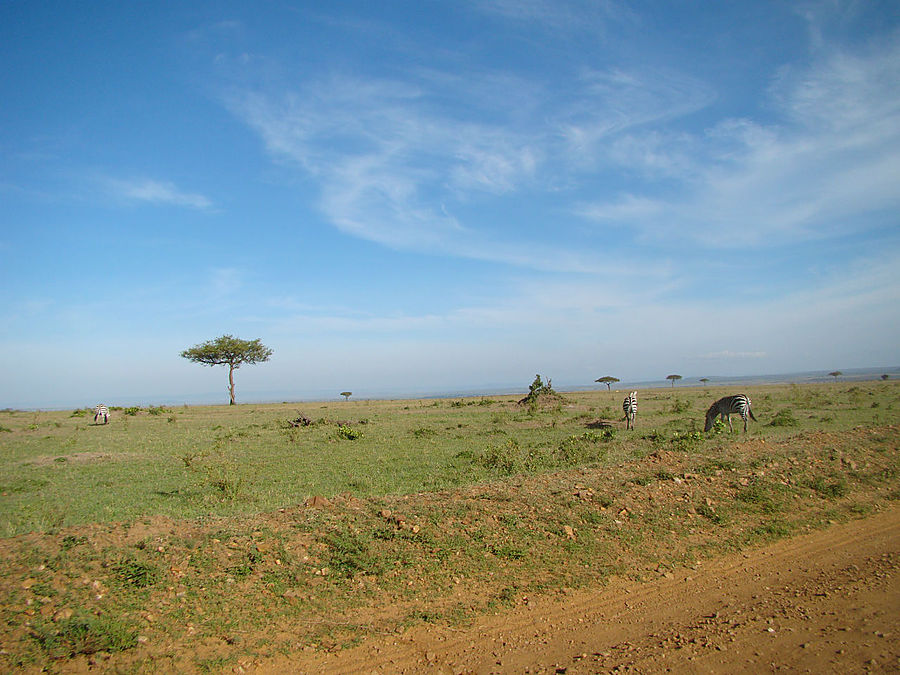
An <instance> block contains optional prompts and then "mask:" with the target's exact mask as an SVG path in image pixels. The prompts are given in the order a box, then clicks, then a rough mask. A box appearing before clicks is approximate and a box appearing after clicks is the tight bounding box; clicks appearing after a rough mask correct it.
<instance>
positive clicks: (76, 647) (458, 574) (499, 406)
mask: <svg viewBox="0 0 900 675" xmlns="http://www.w3.org/2000/svg"><path fill="white" fill-rule="evenodd" d="M745 392H746V393H748V394H749V395H750V396H751V397H752V399H753V410H754V413H755V414H756V417H757V418H758V422H757V423H754V422H752V421H751V422H750V433H748V434H743V433H741V432H740V431H739V429H740V428H741V426H742V425H741V423H740V420H739V418H738V420H737V423H736V424H735V429H736V431H735V433H729V431H728V429H727V427H725V428H722V426H721V425H718V426H717V427H716V428H714V430H713V431H712V432H711V433H708V434H704V433H702V431H701V430H702V428H703V421H704V412H705V410H706V408H707V407H708V406H709V404H710V403H711V402H712V401H713V400H715V399H716V398H718V397H719V396H722V395H725V394H731V393H738V391H737V390H735V389H718V388H712V387H711V388H706V389H704V388H679V387H677V386H676V387H674V388H670V387H666V388H661V389H656V390H647V391H640V392H638V404H639V408H638V410H639V412H638V416H637V429H636V430H634V431H626V430H625V428H624V422H623V421H622V420H621V417H622V414H621V400H622V397H623V394H622V393H616V392H607V391H606V390H598V391H592V392H577V393H567V394H563V395H562V396H545V397H542V398H540V399H539V400H537V401H535V402H533V403H532V404H531V405H522V404H520V403H518V402H517V398H518V397H511V396H501V397H480V398H467V399H455V400H454V399H438V400H405V401H354V400H349V401H339V402H330V403H314V404H313V403H306V404H270V405H238V406H231V407H229V406H211V407H174V408H152V407H151V408H143V409H128V410H123V409H113V411H112V417H111V421H110V423H109V424H108V425H95V424H94V423H93V420H92V416H91V414H90V413H89V412H88V411H56V412H21V411H3V412H0V466H2V471H0V536H2V537H3V538H2V539H0V588H2V598H3V601H2V607H0V620H2V624H0V625H2V626H3V628H2V648H0V669H2V670H4V671H9V670H13V669H18V670H26V671H27V670H34V671H38V670H41V669H42V668H49V669H51V670H57V671H64V672H65V671H78V670H82V669H87V668H90V667H103V668H105V669H109V670H121V671H126V672H172V671H182V672H185V671H186V672H192V671H195V672H203V671H210V672H219V671H222V670H226V671H231V670H233V669H237V670H242V669H250V668H252V667H253V664H255V663H260V662H263V661H265V660H266V659H272V658H277V657H279V656H284V655H286V654H291V653H297V652H318V653H321V652H325V651H338V650H341V649H345V648H346V647H348V646H351V645H354V644H358V643H359V642H360V641H361V640H364V639H366V637H367V636H372V635H386V634H394V633H396V632H397V631H402V630H404V629H405V628H408V627H410V626H416V625H421V624H439V625H450V626H463V625H467V624H468V623H470V622H471V621H472V620H473V619H474V618H475V617H477V616H479V615H483V614H484V613H489V612H496V611H501V610H504V609H508V608H512V607H515V606H516V605H517V604H518V603H521V602H523V601H524V600H523V598H529V597H530V598H534V597H539V596H546V595H550V594H555V593H559V592H566V591H568V590H570V589H576V588H593V587H598V588H599V587H602V586H603V585H604V584H605V583H607V581H608V580H609V579H611V578H613V577H616V578H622V577H625V578H629V579H633V580H636V581H642V580H648V579H653V578H656V577H658V576H659V575H664V574H666V573H668V572H669V571H671V570H676V569H684V568H686V567H687V568H690V567H692V566H695V565H697V564H698V562H700V561H702V560H707V559H711V558H715V557H717V556H720V555H723V554H726V553H730V552H733V551H738V550H744V549H747V548H752V547H755V546H759V545H761V544H764V543H766V542H770V541H773V540H778V539H783V538H789V537H792V536H794V535H797V534H801V533H804V532H809V531H813V530H816V529H817V528H821V527H823V526H826V525H827V524H828V523H834V522H840V521H846V520H850V519H854V518H860V517H864V516H866V515H869V514H872V513H874V512H876V511H879V510H881V509H884V508H887V507H888V506H890V505H891V504H892V503H894V502H896V500H897V499H898V498H900V483H898V480H897V478H898V469H900V456H898V436H900V434H898V427H897V426H896V419H897V410H900V385H898V384H897V383H895V382H891V381H887V382H877V383H875V382H866V383H844V382H835V383H828V384H822V385H778V386H758V387H748V388H746V389H745Z"/></svg>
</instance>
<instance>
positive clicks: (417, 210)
mask: <svg viewBox="0 0 900 675" xmlns="http://www.w3.org/2000/svg"><path fill="white" fill-rule="evenodd" d="M498 83H502V86H498ZM545 86H546V85H540V84H538V83H536V82H529V81H524V80H518V79H517V78H515V77H514V76H511V75H504V74H498V73H483V72H473V73H466V75H465V76H460V75H458V74H455V75H452V76H451V75H448V74H446V73H436V72H434V71H418V72H416V73H413V74H411V76H410V78H409V79H408V80H406V81H403V82H400V81H396V80H384V79H382V80H375V79H370V80H365V81H363V80H359V79H357V78H354V77H349V76H338V75H333V76H331V77H328V78H327V79H323V80H319V81H314V82H310V83H307V84H306V85H304V87H303V88H302V89H299V90H297V89H294V90H292V91H291V92H290V93H283V92H282V93H278V92H258V91H257V92H247V91H232V93H231V95H230V97H229V105H230V107H231V109H232V110H233V111H234V113H235V114H236V115H238V116H239V117H240V118H241V119H243V120H244V121H245V122H246V123H247V124H248V125H250V126H251V127H252V128H253V129H255V130H256V131H257V132H258V133H259V135H260V137H261V138H262V139H263V142H264V143H265V146H266V148H267V149H268V151H269V152H270V153H271V154H272V155H273V156H275V157H277V158H279V159H280V160H281V161H285V162H289V163H294V164H295V165H297V166H299V167H301V168H302V169H303V170H304V171H305V172H307V173H308V174H309V175H310V176H312V177H313V178H314V180H316V181H317V182H318V183H319V185H320V190H321V200H320V207H321V209H322V211H323V212H324V213H325V215H326V216H327V218H328V219H329V220H330V222H332V223H333V224H334V225H335V226H336V227H338V228H339V229H341V230H343V231H344V232H347V233H349V234H352V235H354V236H358V237H361V238H365V239H369V240H372V241H376V242H379V243H383V244H385V245H388V246H391V247H395V248H407V249H416V250H429V251H433V252H442V253H448V254H451V255H457V256H464V257H471V258H475V259H482V260H493V261H501V262H505V263H511V264H516V265H525V266H532V267H538V268H545V269H546V268H547V267H548V265H549V266H551V268H552V269H557V270H559V269H566V270H571V269H573V266H574V268H576V269H582V270H586V271H594V270H597V269H598V268H599V267H600V266H599V265H597V263H596V261H595V257H593V256H589V255H585V254H584V252H583V251H582V250H579V249H578V247H570V246H567V245H551V246H548V245H547V242H546V241H544V239H545V237H539V238H538V239H537V240H533V241H529V240H528V238H525V237H521V236H512V237H511V236H510V234H511V232H512V231H514V229H515V228H512V227H509V224H507V223H502V222H501V223H498V224H496V225H492V224H486V223H485V222H484V221H483V220H482V221H481V222H479V223H478V224H477V226H476V225H475V224H474V223H470V222H468V221H466V222H464V221H462V220H461V219H460V216H459V215H458V214H459V213H460V212H461V211H462V210H464V209H465V207H466V206H468V205H469V204H470V203H472V202H480V203H484V201H485V200H490V199H492V198H515V196H516V195H521V194H527V193H528V192H531V193H533V194H547V193H548V192H552V191H553V190H555V189H557V186H558V184H559V183H560V182H562V183H568V182H571V181H572V180H573V177H575V178H574V181H575V182H576V183H577V182H579V181H580V180H581V177H580V176H577V174H578V173H579V172H581V171H583V170H584V166H585V165H588V164H593V163H595V155H596V153H597V148H598V144H599V143H600V142H601V140H602V139H603V138H604V137H605V136H607V135H610V134H617V133H621V132H622V131H624V130H626V129H629V128H633V127H636V126H640V125H642V124H647V123H649V122H652V121H658V120H661V119H666V118H671V117H673V116H677V115H680V114H684V113H685V112H688V111H692V110H696V109H697V108H698V107H701V106H703V105H705V104H706V103H707V102H708V101H709V100H710V95H709V92H708V91H707V90H706V89H705V88H704V87H703V86H702V85H700V84H698V83H696V82H694V81H692V80H689V78H684V77H682V78H675V77H671V76H670V75H669V74H666V73H657V74H647V73H642V74H636V73H630V74H626V73H624V72H623V71H620V70H617V71H611V72H607V73H601V72H599V71H590V72H584V73H582V74H581V75H580V76H579V77H578V78H576V79H575V80H574V81H573V82H572V83H571V84H570V85H566V86H567V87H568V88H567V90H566V92H565V96H564V98H565V101H566V102H565V103H564V104H560V100H561V99H559V98H556V97H559V96H560V92H556V93H555V94H552V92H547V91H544V92H543V94H544V95H543V96H542V95H541V92H542V89H544V88H545ZM498 90H502V91H510V92H513V94H511V96H512V97H514V98H516V99H517V103H521V105H510V101H509V100H508V98H509V97H507V100H504V99H503V98H502V97H499V96H498V95H497V93H496V92H497V91H498ZM488 91H489V92H491V93H490V94H489V95H486V96H481V95H480V94H479V93H478V92H488ZM448 99H452V100H453V101H454V106H452V107H451V106H447V105H444V102H445V101H447V100H448ZM523 110H525V111H526V112H525V113H523ZM473 111H477V114H475V113H474V112H473ZM573 162H574V164H573ZM576 165H577V166H576ZM548 215H549V214H548ZM504 230H505V231H504ZM500 231H503V232H502V234H498V232H500Z"/></svg>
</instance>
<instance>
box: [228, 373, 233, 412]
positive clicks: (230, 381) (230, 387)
mask: <svg viewBox="0 0 900 675" xmlns="http://www.w3.org/2000/svg"><path fill="white" fill-rule="evenodd" d="M228 393H229V394H231V403H229V404H228V405H234V365H232V364H229V365H228Z"/></svg>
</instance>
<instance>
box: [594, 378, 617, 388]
mask: <svg viewBox="0 0 900 675" xmlns="http://www.w3.org/2000/svg"><path fill="white" fill-rule="evenodd" d="M618 381H619V378H618V377H613V376H612V375H604V376H603V377H601V378H600V379H599V380H594V382H600V383H601V384H605V385H606V391H612V389H610V388H609V385H611V384H612V383H613V382H618Z"/></svg>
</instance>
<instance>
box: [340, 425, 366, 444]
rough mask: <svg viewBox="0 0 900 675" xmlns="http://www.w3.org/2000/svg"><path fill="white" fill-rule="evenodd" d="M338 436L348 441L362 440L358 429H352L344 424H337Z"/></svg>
mask: <svg viewBox="0 0 900 675" xmlns="http://www.w3.org/2000/svg"><path fill="white" fill-rule="evenodd" d="M337 433H338V436H340V437H341V438H343V439H345V440H348V441H355V440H358V439H360V438H362V436H363V433H362V432H361V431H360V430H359V429H354V428H353V427H351V426H347V425H345V424H339V425H338V430H337Z"/></svg>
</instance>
